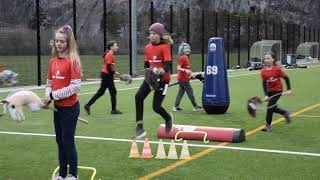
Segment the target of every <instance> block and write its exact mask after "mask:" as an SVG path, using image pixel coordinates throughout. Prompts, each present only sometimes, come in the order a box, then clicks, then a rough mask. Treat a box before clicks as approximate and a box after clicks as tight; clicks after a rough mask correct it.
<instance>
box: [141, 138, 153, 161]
mask: <svg viewBox="0 0 320 180" xmlns="http://www.w3.org/2000/svg"><path fill="white" fill-rule="evenodd" d="M152 157H153V155H152V152H151V148H150V144H149V140H148V138H146V139H145V140H144V144H143V151H142V155H141V158H142V159H150V158H152Z"/></svg>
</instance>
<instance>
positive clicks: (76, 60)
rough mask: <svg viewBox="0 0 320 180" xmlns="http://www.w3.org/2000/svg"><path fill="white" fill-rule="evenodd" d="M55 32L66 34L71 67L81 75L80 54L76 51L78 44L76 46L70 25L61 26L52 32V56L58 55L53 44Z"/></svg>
mask: <svg viewBox="0 0 320 180" xmlns="http://www.w3.org/2000/svg"><path fill="white" fill-rule="evenodd" d="M56 33H61V34H65V35H66V36H67V48H68V58H69V59H70V60H71V68H73V69H74V70H75V71H76V72H78V73H81V75H82V65H81V61H80V56H79V52H78V46H77V42H76V39H75V37H74V34H73V31H72V28H71V26H69V25H65V26H62V27H60V28H59V29H57V30H56V31H55V32H54V36H53V37H54V41H53V42H54V45H53V47H54V51H53V56H56V57H58V51H57V48H56V45H55V43H56V42H55V35H56Z"/></svg>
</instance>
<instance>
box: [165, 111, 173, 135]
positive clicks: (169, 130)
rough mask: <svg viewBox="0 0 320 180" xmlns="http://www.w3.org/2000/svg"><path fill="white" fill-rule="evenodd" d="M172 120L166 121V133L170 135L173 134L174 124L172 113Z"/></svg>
mask: <svg viewBox="0 0 320 180" xmlns="http://www.w3.org/2000/svg"><path fill="white" fill-rule="evenodd" d="M170 117H171V118H170V120H166V128H165V130H166V133H170V132H171V129H172V122H173V115H172V113H170Z"/></svg>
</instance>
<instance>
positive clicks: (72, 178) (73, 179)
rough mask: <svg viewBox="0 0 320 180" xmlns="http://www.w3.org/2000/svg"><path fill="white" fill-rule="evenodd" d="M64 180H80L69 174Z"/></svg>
mask: <svg viewBox="0 0 320 180" xmlns="http://www.w3.org/2000/svg"><path fill="white" fill-rule="evenodd" d="M64 180H79V179H78V178H77V177H74V176H73V175H72V174H68V176H67V177H66V178H64Z"/></svg>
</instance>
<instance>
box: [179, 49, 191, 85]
mask: <svg viewBox="0 0 320 180" xmlns="http://www.w3.org/2000/svg"><path fill="white" fill-rule="evenodd" d="M178 64H179V65H180V67H181V68H183V69H190V61H189V57H188V56H187V55H182V56H180V57H179V62H178ZM177 80H178V81H189V80H190V75H188V74H187V73H186V72H183V71H178V75H177Z"/></svg>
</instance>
